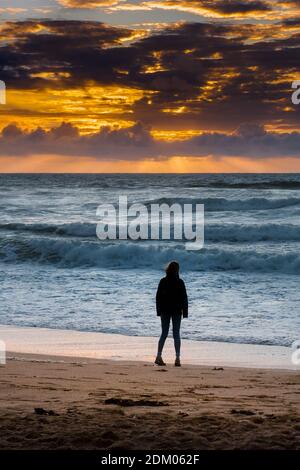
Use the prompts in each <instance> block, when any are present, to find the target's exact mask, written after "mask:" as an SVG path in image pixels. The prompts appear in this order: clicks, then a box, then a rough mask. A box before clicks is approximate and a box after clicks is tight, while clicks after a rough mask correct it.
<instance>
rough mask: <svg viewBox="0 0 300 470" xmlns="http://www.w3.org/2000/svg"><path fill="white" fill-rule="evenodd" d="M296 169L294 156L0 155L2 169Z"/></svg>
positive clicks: (178, 170) (64, 170)
mask: <svg viewBox="0 0 300 470" xmlns="http://www.w3.org/2000/svg"><path fill="white" fill-rule="evenodd" d="M289 171H290V172H300V161H299V159H298V158H286V159H269V160H264V161H252V160H248V159H243V158H239V157H237V158H222V159H219V160H218V161H215V160H214V159H213V158H211V157H206V158H191V157H172V158H169V159H167V160H142V161H134V162H130V161H113V162H110V161H101V162H100V161H97V160H95V159H92V158H83V157H82V158H74V157H61V156H54V155H44V156H34V157H28V158H24V159H20V158H14V157H11V156H10V157H1V158H0V172H2V173H5V172H6V173H18V172H25V173H47V172H50V173H52V172H54V173H219V172H220V173H267V172H271V173H284V172H289Z"/></svg>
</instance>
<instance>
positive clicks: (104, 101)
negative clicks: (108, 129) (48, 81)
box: [0, 83, 151, 134]
mask: <svg viewBox="0 0 300 470" xmlns="http://www.w3.org/2000/svg"><path fill="white" fill-rule="evenodd" d="M150 94H151V93H149V92H147V94H145V92H144V91H143V90H139V89H135V88H129V87H127V88H126V87H118V86H98V85H95V84H93V83H90V84H88V85H87V86H85V87H84V88H65V89H59V88H57V89H55V88H51V89H50V88H45V89H33V90H14V89H8V90H7V104H6V106H5V110H4V109H3V110H2V109H0V129H2V128H3V127H5V126H6V125H7V124H8V123H9V122H17V123H18V125H19V126H20V127H23V128H26V129H28V130H32V129H35V128H36V127H37V126H40V125H42V127H43V128H45V129H49V128H51V127H53V126H55V125H59V124H60V123H61V122H62V121H65V122H69V123H72V124H73V125H75V126H76V127H78V129H79V131H80V133H81V134H88V133H92V132H96V131H97V130H98V129H99V128H100V127H102V126H107V125H109V126H111V125H117V126H118V127H128V126H130V125H132V124H133V123H134V121H133V120H132V119H130V117H129V116H130V115H132V114H133V111H132V106H133V105H134V103H135V102H136V101H138V100H140V99H141V98H143V97H144V96H148V95H150ZM45 104H46V106H45ZM4 111H5V112H4Z"/></svg>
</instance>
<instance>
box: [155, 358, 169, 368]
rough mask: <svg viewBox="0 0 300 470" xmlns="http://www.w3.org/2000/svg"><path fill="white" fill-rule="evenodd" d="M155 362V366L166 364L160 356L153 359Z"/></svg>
mask: <svg viewBox="0 0 300 470" xmlns="http://www.w3.org/2000/svg"><path fill="white" fill-rule="evenodd" d="M155 364H156V365H157V366H165V365H166V363H165V362H164V361H163V360H162V358H161V357H157V358H156V359H155Z"/></svg>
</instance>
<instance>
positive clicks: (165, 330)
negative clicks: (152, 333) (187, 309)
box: [157, 313, 181, 357]
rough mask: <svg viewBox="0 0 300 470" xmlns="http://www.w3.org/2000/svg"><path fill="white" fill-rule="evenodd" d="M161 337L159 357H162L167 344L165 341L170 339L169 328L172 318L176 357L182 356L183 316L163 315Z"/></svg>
mask: <svg viewBox="0 0 300 470" xmlns="http://www.w3.org/2000/svg"><path fill="white" fill-rule="evenodd" d="M160 318H161V330H162V332H161V337H160V339H159V342H158V352H157V355H158V356H161V354H162V350H163V347H164V344H165V341H166V339H167V337H168V334H169V328H170V321H171V318H172V327H173V338H174V346H175V352H176V357H179V356H180V345H181V341H180V324H181V314H180V313H179V314H175V315H169V314H167V313H164V314H162V315H161V317H160Z"/></svg>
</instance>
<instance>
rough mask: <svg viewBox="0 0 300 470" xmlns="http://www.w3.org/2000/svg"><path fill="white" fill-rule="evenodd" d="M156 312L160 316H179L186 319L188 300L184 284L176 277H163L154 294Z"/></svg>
mask: <svg viewBox="0 0 300 470" xmlns="http://www.w3.org/2000/svg"><path fill="white" fill-rule="evenodd" d="M156 312H157V315H158V316H159V317H160V316H161V315H162V314H168V315H174V314H175V315H176V314H181V315H183V318H187V317H188V298H187V293H186V289H185V284H184V282H183V280H182V279H180V278H179V277H178V276H166V277H163V278H162V279H161V280H160V282H159V284H158V289H157V293H156Z"/></svg>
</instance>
